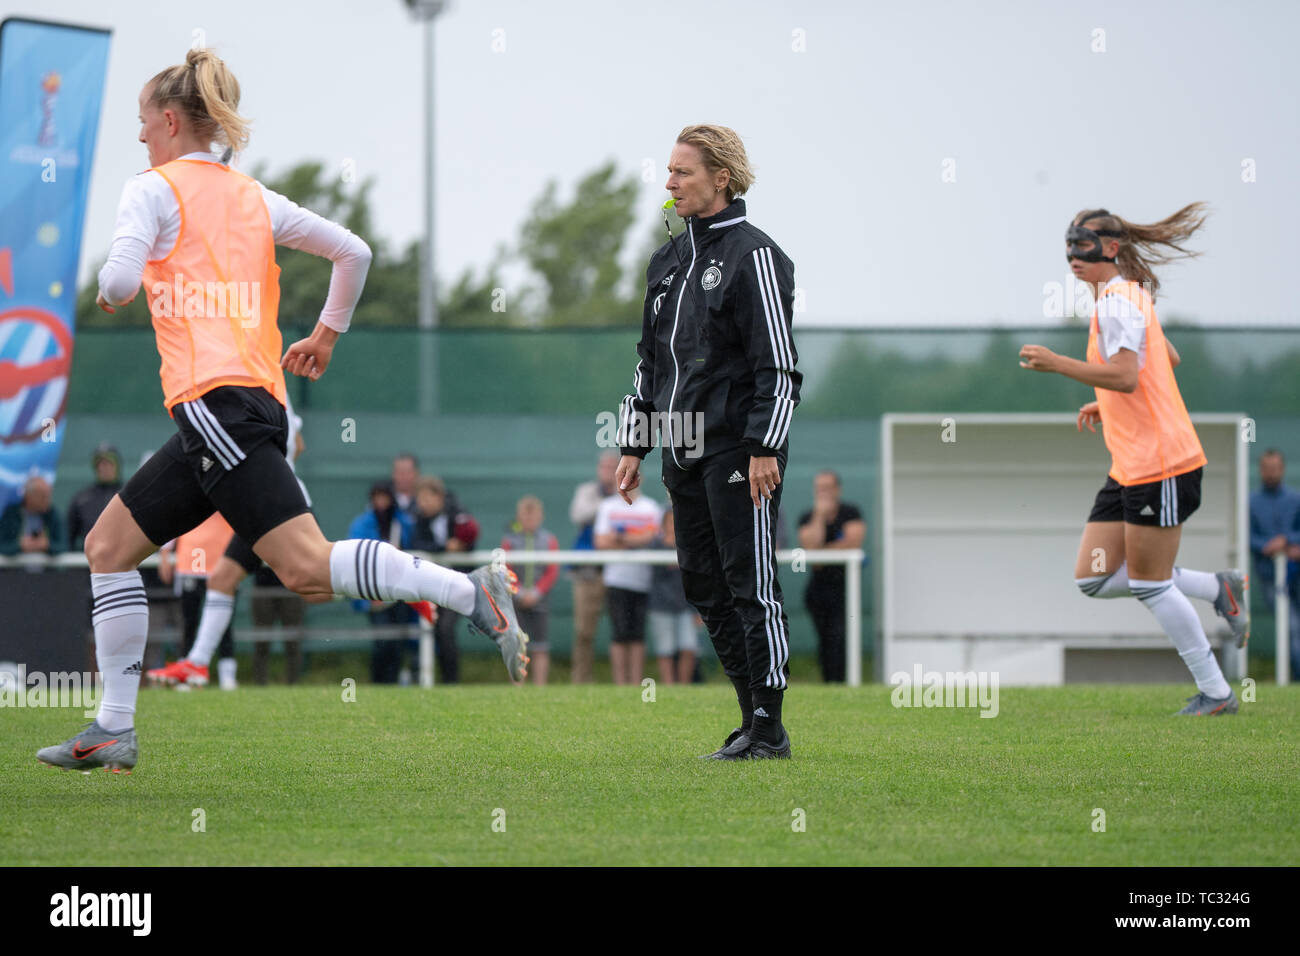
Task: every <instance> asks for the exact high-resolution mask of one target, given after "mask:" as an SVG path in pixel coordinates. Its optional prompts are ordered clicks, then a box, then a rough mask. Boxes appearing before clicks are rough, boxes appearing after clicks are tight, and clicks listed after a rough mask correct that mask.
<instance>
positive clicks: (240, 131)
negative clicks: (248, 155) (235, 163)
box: [149, 49, 249, 153]
mask: <svg viewBox="0 0 1300 956" xmlns="http://www.w3.org/2000/svg"><path fill="white" fill-rule="evenodd" d="M149 84H150V86H151V87H152V92H151V93H150V95H149V102H150V103H152V104H154V105H155V106H159V107H161V106H162V105H163V104H167V103H171V104H175V105H176V106H177V107H179V108H180V111H181V113H182V114H183V115H184V116H185V118H186V120H188V121H189V124H190V126H191V127H192V128H193V130H194V132H195V133H196V134H197V135H198V136H199V137H201V138H203V139H206V140H207V141H208V142H210V143H220V144H221V145H223V146H228V147H230V149H231V151H232V152H235V153H238V152H240V151H241V150H243V149H244V147H245V146H247V145H248V127H249V123H248V120H246V119H245V118H244V117H242V116H240V115H239V113H238V112H237V110H238V107H239V81H238V80H236V79H235V74H233V73H231V72H230V68H229V67H227V66H226V64H225V62H224V61H223V60H222V59H221V58H220V57H219V56H217V55H216V54H215V53H213V52H212V51H211V50H202V49H200V50H190V52H189V53H188V54H186V56H185V62H184V63H183V64H181V65H179V66H170V67H168V68H167V69H165V70H163V71H162V72H161V73H159V74H158V75H157V76H155V77H154V78H153V79H152V80H150V81H149Z"/></svg>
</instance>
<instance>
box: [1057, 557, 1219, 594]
mask: <svg viewBox="0 0 1300 956" xmlns="http://www.w3.org/2000/svg"><path fill="white" fill-rule="evenodd" d="M1074 583H1075V584H1077V585H1078V586H1079V590H1080V591H1082V592H1083V593H1084V594H1086V595H1088V597H1095V598H1118V597H1129V596H1130V595H1132V593H1133V591H1132V589H1131V588H1130V587H1129V580H1128V562H1127V561H1125V562H1123V563H1122V564H1121V565H1120V566H1119V570H1117V571H1116V572H1115V573H1114V574H1107V575H1099V576H1097V577H1094V578H1075V579H1074ZM1174 587H1176V588H1178V590H1180V591H1182V592H1183V593H1184V594H1186V595H1187V596H1188V597H1190V598H1198V599H1199V600H1202V601H1214V600H1216V599H1218V597H1219V579H1218V578H1217V577H1215V576H1214V575H1213V574H1212V573H1210V572H1209V571H1192V570H1190V569H1188V568H1174Z"/></svg>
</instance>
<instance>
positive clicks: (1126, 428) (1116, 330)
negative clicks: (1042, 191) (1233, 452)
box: [1020, 203, 1250, 716]
mask: <svg viewBox="0 0 1300 956" xmlns="http://www.w3.org/2000/svg"><path fill="white" fill-rule="evenodd" d="M1204 221H1205V212H1204V204H1203V203H1192V204H1191V205H1189V206H1185V207H1184V208H1182V209H1180V210H1179V211H1178V212H1176V213H1174V214H1173V215H1172V216H1169V217H1168V218H1167V219H1163V220H1161V221H1160V222H1157V223H1153V224H1151V225H1139V224H1137V223H1132V222H1129V221H1127V220H1125V219H1121V218H1120V217H1119V216H1116V215H1113V214H1112V213H1110V212H1108V211H1107V210H1105V209H1093V210H1085V211H1084V212H1081V213H1079V214H1078V215H1077V216H1075V217H1074V219H1073V221H1072V222H1071V223H1070V226H1069V228H1068V229H1067V231H1066V236H1065V238H1066V259H1067V260H1068V261H1069V263H1070V269H1071V271H1072V272H1073V273H1074V275H1075V277H1076V278H1078V279H1080V280H1081V281H1084V282H1087V283H1089V285H1090V286H1092V287H1093V288H1094V289H1095V290H1096V303H1097V304H1096V308H1095V309H1094V311H1093V314H1092V323H1091V326H1090V328H1089V332H1088V353H1087V359H1086V361H1079V360H1078V359H1072V358H1069V357H1067V356H1063V355H1057V354H1056V353H1054V352H1052V351H1050V350H1049V349H1046V348H1044V347H1043V346H1041V345H1026V346H1024V347H1023V348H1021V350H1020V360H1021V361H1020V365H1021V367H1022V368H1027V369H1033V370H1034V371H1039V372H1058V373H1060V374H1061V375H1065V376H1066V377H1068V378H1072V379H1074V380H1075V381H1078V382H1082V383H1084V384H1085V385H1091V386H1093V387H1094V388H1095V389H1096V392H1097V400H1096V401H1095V402H1089V403H1088V404H1087V405H1084V406H1083V407H1082V408H1080V409H1079V418H1078V423H1077V425H1076V427H1077V428H1078V429H1079V430H1080V431H1082V430H1083V427H1084V426H1085V425H1086V426H1088V429H1089V430H1090V431H1096V425H1097V424H1099V423H1101V424H1103V426H1104V427H1103V434H1104V436H1105V439H1106V448H1107V449H1108V450H1109V451H1110V453H1111V468H1110V475H1109V477H1108V478H1107V479H1106V484H1105V485H1104V486H1103V487H1102V489H1101V491H1099V492H1098V493H1097V498H1096V501H1095V502H1094V504H1093V508H1092V513H1091V514H1090V515H1089V516H1088V522H1087V524H1086V525H1085V526H1084V531H1083V540H1082V541H1081V542H1080V544H1079V554H1078V559H1077V561H1076V564H1075V571H1074V577H1075V583H1076V584H1077V585H1078V586H1079V590H1080V591H1082V592H1083V593H1084V594H1085V595H1087V596H1088V597H1095V598H1116V597H1136V598H1137V599H1138V600H1139V601H1141V602H1142V603H1143V604H1144V605H1146V607H1147V609H1148V610H1149V611H1151V613H1152V614H1154V615H1155V618H1156V620H1157V621H1158V622H1159V623H1160V627H1161V629H1162V630H1163V631H1164V632H1165V633H1166V634H1167V635H1169V639H1170V640H1171V641H1172V642H1173V644H1174V646H1175V647H1176V648H1177V649H1178V653H1179V656H1181V657H1182V659H1183V662H1184V663H1186V664H1187V667H1188V670H1190V671H1191V672H1192V676H1193V678H1195V680H1196V688H1197V693H1196V694H1195V695H1194V696H1193V697H1191V698H1189V701H1188V704H1187V706H1186V707H1184V708H1183V709H1182V710H1181V711H1179V714H1186V715H1207V716H1212V715H1219V714H1235V713H1236V712H1237V698H1236V695H1234V694H1233V692H1232V688H1230V687H1229V686H1228V682H1227V681H1226V680H1224V677H1223V672H1222V670H1220V668H1219V663H1218V661H1217V660H1215V657H1214V652H1213V651H1212V650H1211V648H1210V643H1209V641H1208V640H1207V639H1206V636H1205V631H1204V629H1203V628H1202V627H1201V622H1200V618H1199V617H1197V614H1196V611H1195V609H1194V608H1193V607H1192V604H1191V602H1190V601H1189V600H1188V599H1189V598H1198V599H1200V600H1203V601H1208V602H1212V603H1213V604H1214V609H1215V611H1217V612H1218V613H1219V614H1220V615H1221V616H1222V617H1223V618H1225V619H1226V620H1227V622H1228V624H1229V626H1230V627H1231V628H1232V632H1233V635H1234V637H1235V638H1236V641H1237V646H1238V647H1242V646H1244V645H1245V642H1246V639H1247V637H1248V636H1249V633H1250V624H1249V620H1248V618H1247V610H1246V602H1245V583H1246V579H1245V576H1244V575H1243V574H1242V573H1241V572H1240V571H1220V572H1218V573H1217V574H1213V573H1210V572H1207V571H1191V570H1188V569H1186V568H1178V567H1175V566H1174V560H1175V558H1176V557H1177V555H1178V546H1179V542H1180V540H1181V538H1182V526H1183V522H1185V521H1186V520H1187V519H1188V518H1189V517H1191V515H1192V513H1193V512H1194V511H1195V510H1196V509H1197V507H1199V505H1200V502H1201V473H1202V470H1203V467H1204V465H1205V453H1204V451H1202V449H1201V442H1200V439H1199V438H1197V436H1196V430H1195V429H1194V428H1193V427H1192V422H1191V419H1190V418H1189V417H1188V414H1187V408H1186V407H1185V406H1184V405H1183V398H1182V395H1181V394H1180V393H1179V391H1178V383H1177V381H1175V379H1174V368H1175V367H1177V365H1178V363H1179V357H1178V352H1177V350H1176V349H1174V347H1173V345H1171V344H1170V343H1169V341H1168V340H1167V339H1166V338H1165V336H1164V332H1163V330H1162V329H1161V327H1160V322H1159V320H1158V319H1157V318H1156V312H1155V306H1154V301H1155V293H1156V291H1157V290H1158V289H1159V287H1160V283H1159V280H1157V279H1156V277H1155V273H1154V272H1153V271H1152V266H1153V265H1158V264H1163V263H1165V262H1169V261H1171V260H1173V259H1176V258H1182V257H1188V256H1194V255H1196V253H1194V252H1189V251H1188V250H1187V249H1186V248H1184V246H1183V243H1184V242H1185V241H1186V240H1187V239H1188V238H1190V237H1191V236H1192V234H1193V233H1195V232H1196V230H1197V229H1199V228H1200V227H1201V224H1202V223H1203V222H1204ZM1096 555H1101V556H1102V561H1103V562H1104V566H1103V567H1101V568H1100V569H1099V568H1098V567H1096V562H1097V558H1096Z"/></svg>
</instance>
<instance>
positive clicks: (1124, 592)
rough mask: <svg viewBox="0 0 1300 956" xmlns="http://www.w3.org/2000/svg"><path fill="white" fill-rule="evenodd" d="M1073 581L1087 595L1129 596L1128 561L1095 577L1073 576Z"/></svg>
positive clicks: (1097, 596)
mask: <svg viewBox="0 0 1300 956" xmlns="http://www.w3.org/2000/svg"><path fill="white" fill-rule="evenodd" d="M1074 583H1075V584H1077V585H1078V586H1079V590H1080V591H1082V592H1083V593H1084V594H1086V595H1088V597H1095V598H1117V597H1131V596H1132V595H1133V592H1132V590H1130V589H1129V586H1128V562H1127V561H1124V562H1122V563H1121V564H1120V566H1119V567H1118V568H1117V569H1116V570H1115V571H1114V573H1112V574H1102V575H1098V576H1097V577H1095V578H1075V579H1074Z"/></svg>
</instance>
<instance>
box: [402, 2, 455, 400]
mask: <svg viewBox="0 0 1300 956" xmlns="http://www.w3.org/2000/svg"><path fill="white" fill-rule="evenodd" d="M405 3H406V7H407V9H408V10H409V11H410V12H411V15H412V16H413V17H415V18H416V19H417V20H419V21H420V23H421V24H422V26H423V32H424V241H423V244H422V246H421V249H420V316H419V328H420V332H419V354H420V362H419V385H418V393H419V409H420V413H421V414H422V415H431V414H433V413H434V412H436V411H437V410H438V365H437V361H436V356H435V354H434V335H433V330H434V329H436V328H437V327H438V287H437V274H436V272H435V268H434V265H435V262H436V257H435V255H434V186H433V172H434V158H433V132H434V68H433V21H434V20H435V19H436V18H437V16H438V14H440V13H442V12H443V11H444V10H446V9H447V4H448V0H405Z"/></svg>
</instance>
